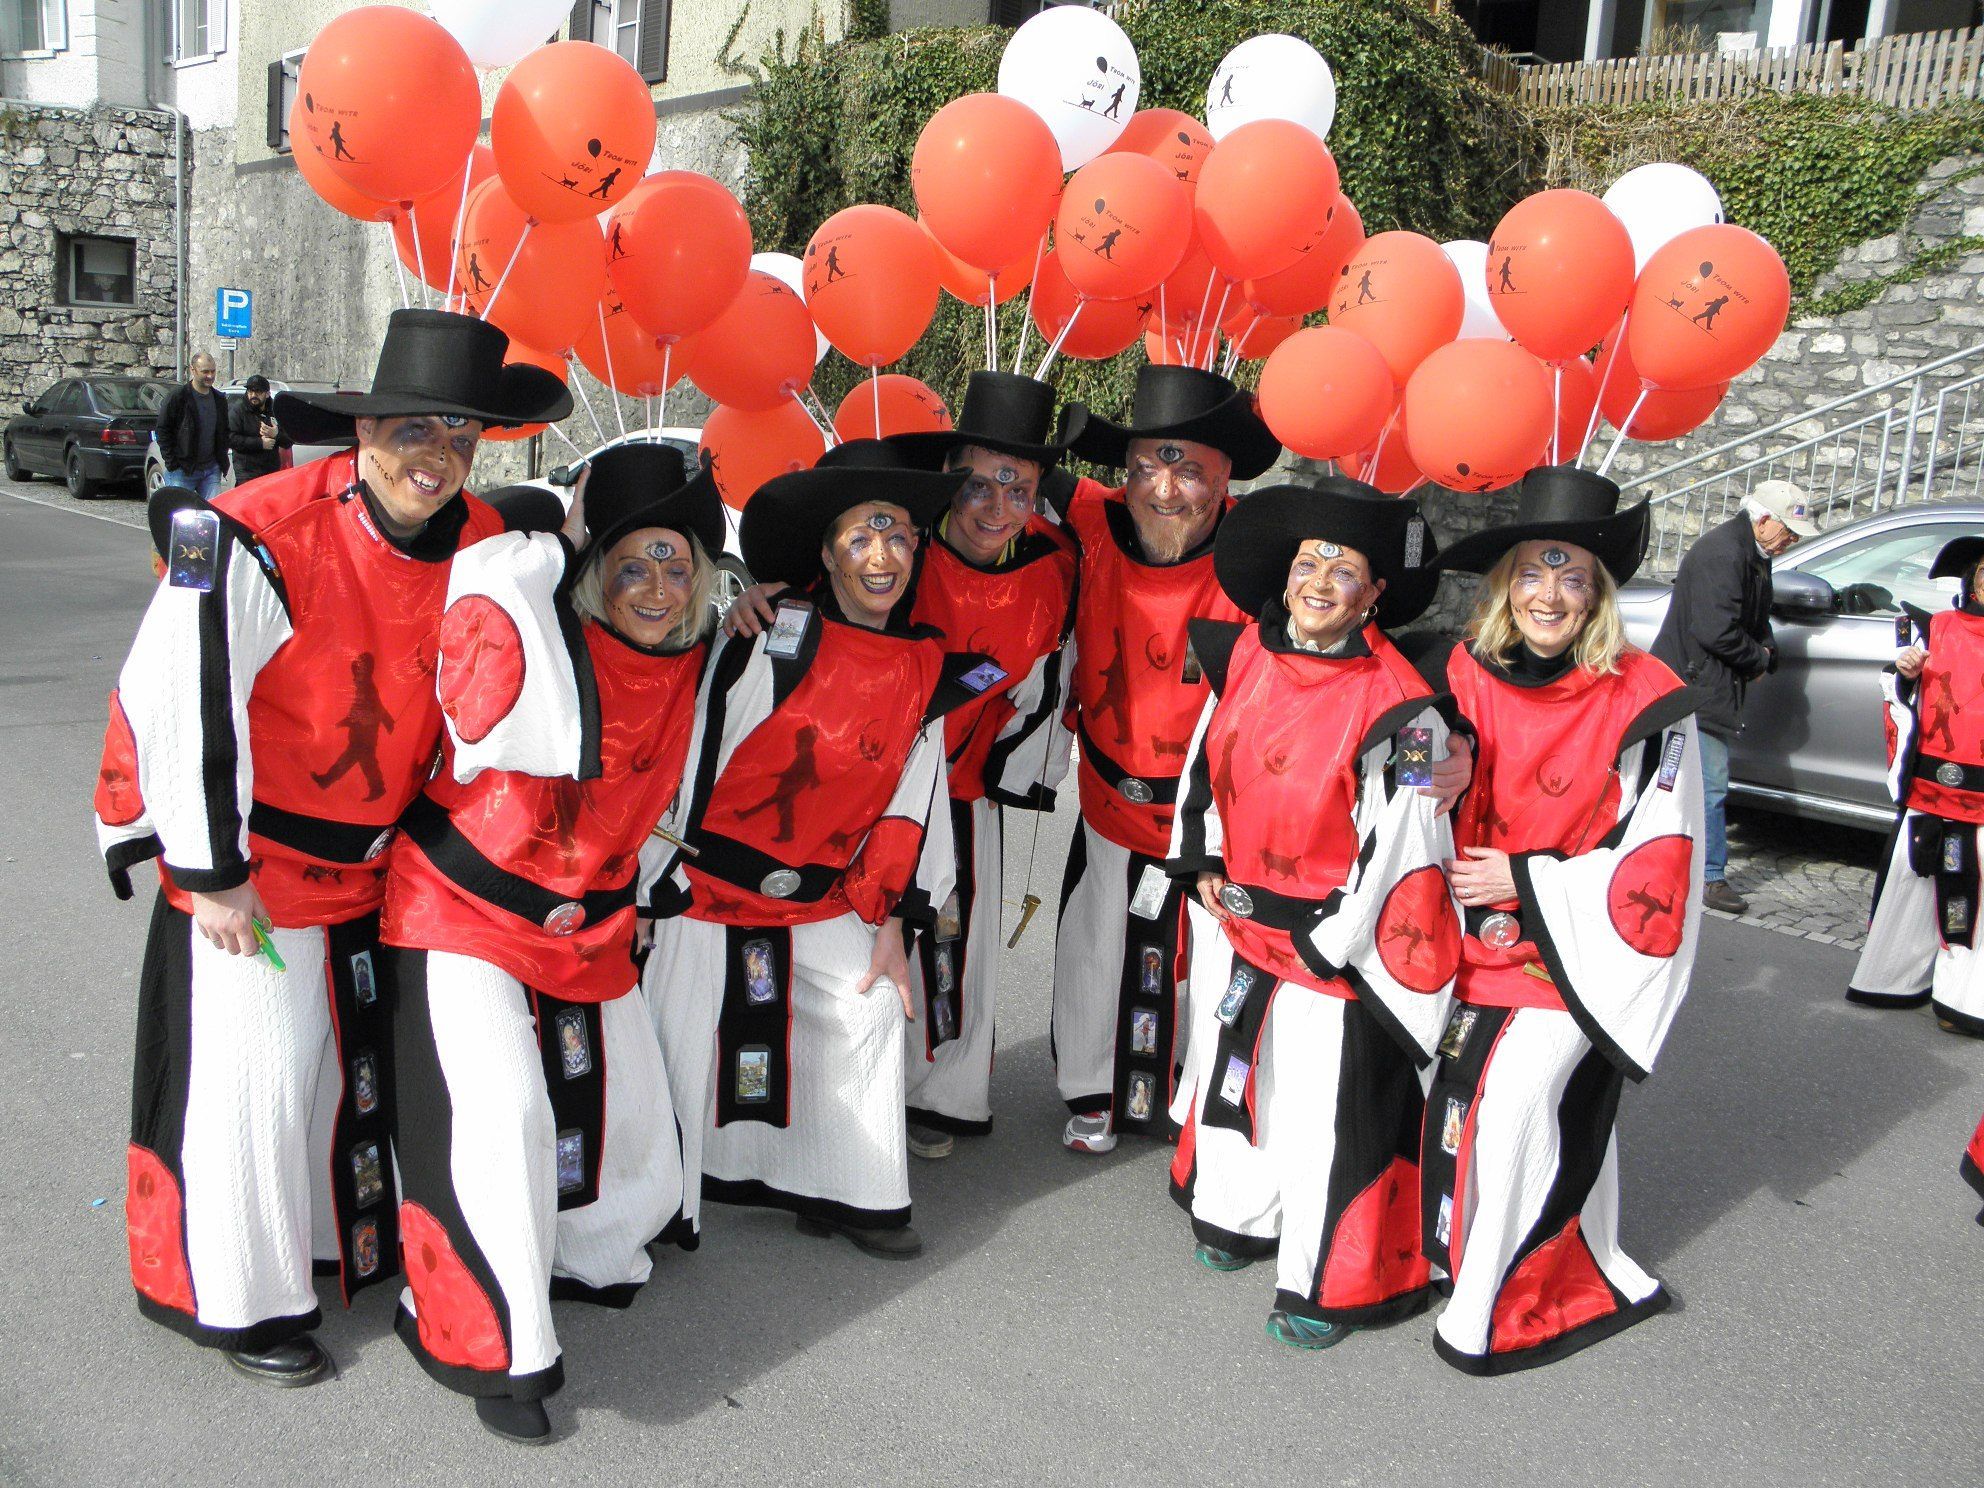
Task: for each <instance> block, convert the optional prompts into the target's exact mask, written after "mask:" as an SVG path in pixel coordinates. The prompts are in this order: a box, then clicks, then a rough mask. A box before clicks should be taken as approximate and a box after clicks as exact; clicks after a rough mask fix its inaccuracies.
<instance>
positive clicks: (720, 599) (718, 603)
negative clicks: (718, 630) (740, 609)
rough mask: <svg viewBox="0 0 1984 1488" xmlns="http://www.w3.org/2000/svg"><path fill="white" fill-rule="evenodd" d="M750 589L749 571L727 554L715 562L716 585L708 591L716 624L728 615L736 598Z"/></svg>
mask: <svg viewBox="0 0 1984 1488" xmlns="http://www.w3.org/2000/svg"><path fill="white" fill-rule="evenodd" d="M750 587H751V571H750V570H749V569H748V568H746V567H745V566H744V565H743V564H742V563H740V562H738V561H737V560H736V559H735V558H732V557H731V556H730V555H729V554H728V553H726V554H724V555H723V556H722V557H720V558H718V559H717V560H716V584H715V586H714V587H713V588H712V589H711V590H710V608H711V609H713V610H715V611H716V618H717V623H718V624H722V623H723V617H724V616H725V615H727V614H729V613H730V607H731V605H733V604H735V603H736V602H737V596H738V595H740V594H742V593H743V592H744V591H745V590H746V589H749V588H750Z"/></svg>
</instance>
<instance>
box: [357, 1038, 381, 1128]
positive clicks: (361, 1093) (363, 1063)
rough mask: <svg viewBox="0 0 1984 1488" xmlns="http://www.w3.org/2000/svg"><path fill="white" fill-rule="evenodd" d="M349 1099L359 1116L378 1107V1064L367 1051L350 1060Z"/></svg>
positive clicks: (365, 1114) (367, 1113)
mask: <svg viewBox="0 0 1984 1488" xmlns="http://www.w3.org/2000/svg"><path fill="white" fill-rule="evenodd" d="M351 1100H352V1104H353V1105H354V1106H356V1107H357V1108H358V1114H359V1115H361V1116H370V1115H371V1114H372V1113H373V1112H374V1111H376V1110H378V1109H379V1066H378V1064H377V1063H376V1062H375V1061H374V1059H373V1058H372V1056H371V1054H369V1053H365V1054H360V1055H359V1056H358V1057H357V1058H356V1059H354V1060H352V1061H351Z"/></svg>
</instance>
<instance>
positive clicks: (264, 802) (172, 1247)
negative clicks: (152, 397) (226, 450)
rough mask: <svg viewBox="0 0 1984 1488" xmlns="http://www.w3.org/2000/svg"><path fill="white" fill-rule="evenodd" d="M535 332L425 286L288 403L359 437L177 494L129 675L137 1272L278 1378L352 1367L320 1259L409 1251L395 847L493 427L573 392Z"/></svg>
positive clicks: (171, 489) (121, 870)
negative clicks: (513, 358) (403, 1197)
mask: <svg viewBox="0 0 1984 1488" xmlns="http://www.w3.org/2000/svg"><path fill="white" fill-rule="evenodd" d="M508 349H509V338H508V337H507V336H505V335H504V334H503V333H502V332H501V331H499V330H498V329H497V328H496V327H495V326H492V325H487V324H484V323H483V322H481V321H477V320H474V319H471V318H469V317H467V316H463V315H450V314H447V313H444V312H441V311H432V310H402V311H399V312H397V313H395V314H394V316H393V318H392V322H391V324H390V326H389V328H388V330H387V332H386V339H385V344H384V346H383V348H382V349H381V351H380V354H379V365H378V371H377V374H376V375H375V377H374V380H373V390H372V391H371V392H369V393H333V394H323V395H309V396H305V395H301V394H288V393H285V394H284V395H283V396H282V398H281V399H279V400H278V403H277V412H278V414H279V415H280V416H281V418H282V419H283V421H284V422H285V423H286V424H287V425H288V427H289V430H290V432H291V434H292V436H293V437H296V438H299V439H303V440H305V441H306V442H313V443H314V442H319V441H324V440H329V439H333V438H340V437H342V438H352V437H355V438H356V442H357V449H356V451H355V452H354V453H353V454H350V455H340V456H337V457H335V458H332V459H328V460H321V461H318V462H316V463H315V464H311V465H307V466H304V467H302V468H301V469H297V470H292V471H287V472H283V473H280V474H277V475H273V476H269V477H267V478H265V479H263V480H260V481H257V482H255V483H254V484H253V485H252V486H249V487H247V488H245V489H242V490H239V491H235V492H231V493H229V494H228V495H225V496H222V497H220V498H218V499H217V500H215V501H213V502H212V503H208V502H206V501H203V500H201V499H200V498H199V497H198V496H197V495H195V494H194V493H193V492H192V491H189V490H186V489H183V488H180V487H176V486H168V487H163V488H161V490H160V492H159V494H158V495H157V496H155V497H154V498H153V503H152V517H153V533H154V539H155V541H156V542H157V544H158V547H159V549H160V551H161V555H162V556H163V557H164V559H165V564H166V574H165V582H164V583H162V584H161V585H160V586H159V589H158V591H157V593H156V594H155V595H154V596H153V598H152V602H151V605H150V607H149V608H148V609H147V610H146V612H145V617H144V620H143V621H142V623H141V624H140V626H139V629H138V636H137V639H136V641H135V642H134V643H133V645H132V648H131V655H130V658H129V659H128V660H127V661H126V662H125V664H124V669H123V671H122V673H121V674H120V676H119V679H118V688H117V691H116V692H114V693H112V694H111V700H110V726H109V729H108V731H107V733H106V736H105V740H104V761H103V767H102V770H101V772H100V774H99V786H98V790H97V794H96V801H95V806H96V816H97V834H98V840H99V843H100V845H101V847H102V849H103V853H104V858H105V861H106V863H107V864H108V866H109V869H110V873H111V880H112V883H113V885H114V886H115V887H116V888H117V890H118V892H119V895H120V897H126V898H128V897H129V895H130V892H131V890H130V880H129V873H130V870H131V868H132V867H134V866H135V865H137V864H138V863H140V862H143V861H144V860H145V859H147V858H158V859H159V860H160V877H161V879H162V880H163V883H162V891H161V893H160V895H159V898H158V901H157V905H156V907H155V908H154V910H153V914H152V923H151V938H150V943H149V944H148V946H147V948H146V952H145V962H144V971H143V974H142V977H141V979H140V986H139V1007H138V1052H137V1060H136V1069H135V1073H134V1076H133V1086H134V1089H133V1095H132V1103H131V1104H132V1112H133V1119H132V1132H131V1142H130V1146H129V1149H128V1154H127V1161H128V1169H129V1173H128V1179H129V1188H128V1192H127V1195H126V1201H125V1215H126V1224H127V1228H128V1231H129V1240H130V1251H131V1280H132V1284H133V1285H134V1286H135V1288H136V1289H137V1292H138V1306H139V1310H140V1311H142V1312H143V1313H144V1314H145V1315H146V1316H147V1317H149V1318H151V1319H152V1320H153V1321H155V1322H158V1323H162V1324H164V1325H165V1326H166V1327H168V1328H171V1329H173V1330H174V1331H175V1332H179V1333H183V1334H185V1335H186V1336H187V1337H189V1338H191V1339H192V1340H193V1341H194V1342H195V1343H198V1344H201V1345H204V1346H206V1347H209V1348H217V1349H221V1350H223V1351H225V1352H226V1353H227V1356H228V1360H229V1362H230V1363H231V1364H233V1365H234V1367H235V1368H237V1369H238V1370H240V1371H241V1372H243V1373H245V1374H247V1375H249V1376H251V1377H253V1378H256V1379H259V1380H263V1381H265V1382H268V1383H272V1384H279V1385H303V1384H309V1383H311V1382H313V1381H315V1380H317V1379H319V1378H321V1377H323V1376H324V1375H325V1374H326V1373H327V1372H329V1369H330V1361H329V1359H328V1358H327V1357H326V1356H325V1354H324V1352H323V1350H322V1349H321V1348H319V1347H318V1345H317V1344H316V1342H315V1341H314V1340H313V1339H312V1338H311V1337H310V1330H311V1329H313V1328H314V1327H316V1325H317V1323H318V1321H319V1318H320V1314H319V1312H318V1308H317V1298H316V1294H315V1291H314V1288H313V1286H312V1282H311V1271H312V1262H313V1260H317V1261H324V1262H328V1263H330V1264H331V1265H332V1266H333V1267H335V1268H337V1269H338V1270H339V1271H340V1272H341V1274H342V1279H343V1287H344V1293H345V1296H346V1297H347V1299H348V1298H349V1297H350V1296H351V1294H352V1293H353V1292H355V1291H356V1290H358V1289H359V1288H360V1287H363V1286H367V1285H370V1284H371V1283H373V1282H376V1281H383V1280H385V1279H386V1278H387V1277H388V1276H390V1275H391V1274H392V1273H393V1271H394V1269H395V1266H394V1264H393V1262H394V1260H395V1259H396V1258H397V1256H398V1254H399V1244H398V1231H397V1225H396V1222H395V1211H396V1204H395V1200H394V1194H393V1164H392V1161H391V1152H390V1148H389V1140H388V1139H389V1134H390V1131H391V1120H392V1113H391V1111H390V1110H389V1109H387V1107H386V1105H385V1103H384V1102H382V1101H381V1100H380V1092H381V1091H382V1090H384V1089H387V1088H390V1082H389V1080H388V1078H387V1077H388V1075H389V1073H390V1071H391V1069H392V1047H391V1037H392V1029H391V1023H390V1019H391V1011H390V1008H389V1007H388V1006H387V1005H386V1002H385V1000H384V999H381V998H380V996H379V981H378V976H377V972H376V969H375V967H374V955H375V951H376V948H377V937H378V924H379V907H380V903H381V900H382V898H383V894H384V885H383V879H384V876H385V871H386V856H385V855H386V849H387V845H388V844H389V843H390V841H391V840H392V836H393V824H394V823H395V822H396V821H398V819H399V817H400V814H401V813H402V812H403V811H404V810H405V809H406V807H407V805H408V804H409V803H410V802H411V801H412V800H413V799H414V797H415V796H416V795H417V794H418V793H419V791H420V787H421V785H422V783H423V782H424V781H425V780H426V779H427V776H428V772H429V769H430V768H431V767H432V765H433V763H434V758H435V749H436V745H437V742H438V739H439V736H440V730H441V711H440V705H439V703H438V702H437V701H436V697H435V682H434V658H435V653H436V647H437V636H438V632H439V625H440V619H441V611H442V605H443V601H444V599H445V596H446V592H447V584H448V572H449V567H450V564H451V563H452V561H453V558H454V555H455V553H456V552H457V551H458V550H459V549H461V548H463V547H465V546H467V545H469V544H470V543H473V542H476V541H478V540H480V539H481V538H484V537H488V536H491V535H492V534H494V533H496V532H499V531H500V530H501V529H502V525H503V524H502V521H501V519H500V518H499V517H498V516H497V515H496V513H495V512H493V511H492V510H490V509H489V508H488V507H486V506H484V505H483V504H482V503H481V502H480V501H478V500H476V499H475V498H474V497H473V496H470V495H469V494H468V493H467V492H465V491H463V489H462V486H463V482H465V481H466V480H467V479H468V473H469V466H470V463H471V462H472V461H473V460H474V458H475V450H476V444H477V441H478V440H479V439H480V438H481V435H482V431H483V430H484V429H485V428H490V427H504V426H511V425H517V424H524V423H533V422H537V421H539V420H545V419H557V418H563V417H564V416H565V414H566V413H568V412H570V411H571V406H572V402H571V397H570V395H569V394H568V393H567V392H566V391H565V389H564V387H563V386H562V385H560V384H559V382H558V380H557V379H556V378H554V377H552V376H551V375H550V374H549V373H546V372H543V371H540V370H539V369H537V368H534V367H505V366H504V365H503V357H504V354H505V353H506V352H507V351H508ZM375 725H376V726H375Z"/></svg>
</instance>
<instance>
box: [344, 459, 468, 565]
mask: <svg viewBox="0 0 1984 1488" xmlns="http://www.w3.org/2000/svg"><path fill="white" fill-rule="evenodd" d="M355 468H356V467H354V469H355ZM354 492H355V493H356V494H357V495H358V496H359V497H361V498H362V499H363V502H364V505H365V514H366V516H367V517H368V518H370V519H371V522H372V527H373V530H374V531H376V532H377V533H378V534H379V538H380V540H381V541H382V542H384V543H385V544H386V545H387V546H389V547H392V548H395V549H397V550H398V551H399V552H402V553H404V554H406V556H407V557H409V558H411V559H413V560H414V561H415V562H417V563H447V562H450V561H451V560H452V559H453V558H454V556H455V554H456V552H457V551H459V550H460V548H461V545H462V528H463V527H464V526H466V525H467V523H468V503H469V495H468V492H467V490H466V489H463V490H460V491H457V492H455V494H454V495H453V496H450V497H449V498H448V499H447V500H446V501H445V502H443V503H442V505H441V509H440V510H439V511H437V512H435V513H434V515H433V516H431V517H429V518H428V519H427V520H426V521H425V522H423V523H421V525H420V530H419V531H418V532H416V533H414V534H413V536H412V537H404V538H403V537H395V536H393V534H392V532H391V531H390V530H389V529H388V528H387V526H386V515H385V510H384V508H382V507H381V506H380V505H379V499H378V497H376V496H374V495H373V494H372V488H371V487H370V486H368V485H366V484H365V482H364V481H363V480H362V479H354V480H353V481H352V483H351V485H349V486H347V487H346V488H345V489H344V491H343V492H342V493H341V494H340V495H339V497H338V499H339V500H340V501H349V500H351V498H352V495H353V493H354Z"/></svg>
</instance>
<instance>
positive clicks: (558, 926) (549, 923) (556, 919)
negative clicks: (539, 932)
mask: <svg viewBox="0 0 1984 1488" xmlns="http://www.w3.org/2000/svg"><path fill="white" fill-rule="evenodd" d="M585 922H586V907H585V906H584V905H583V904H576V903H574V902H572V901H571V900H569V899H568V900H566V901H565V902H564V903H563V904H561V905H559V906H558V907H557V908H556V909H554V910H552V911H551V913H550V914H548V915H546V916H545V917H544V928H545V929H546V930H547V931H549V932H550V933H551V934H553V935H570V934H571V933H572V932H573V931H574V930H577V929H578V928H579V926H581V925H583V924H584V923H585Z"/></svg>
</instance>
